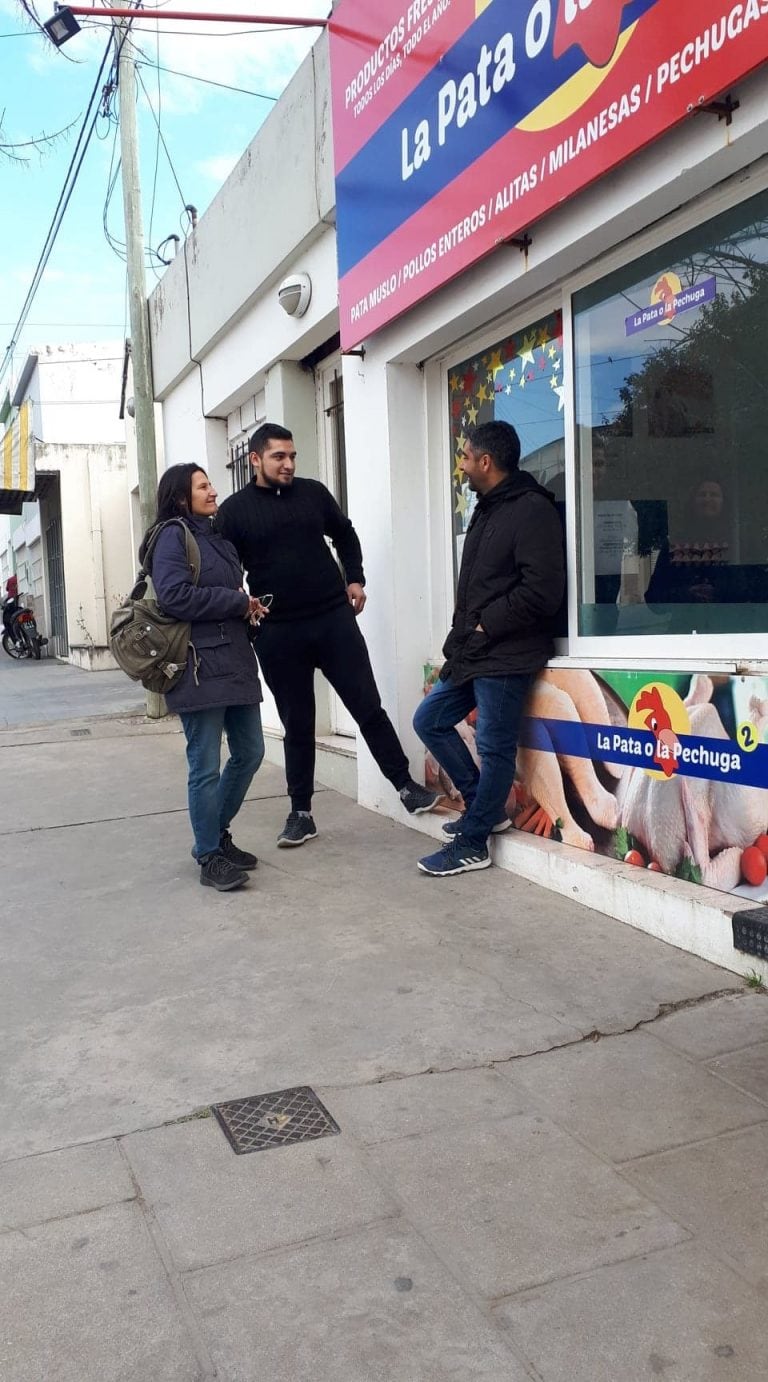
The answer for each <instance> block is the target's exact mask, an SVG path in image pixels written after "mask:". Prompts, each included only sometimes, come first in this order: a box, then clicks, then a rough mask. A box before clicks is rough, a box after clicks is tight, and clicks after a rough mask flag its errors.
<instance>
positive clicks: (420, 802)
mask: <svg viewBox="0 0 768 1382" xmlns="http://www.w3.org/2000/svg"><path fill="white" fill-rule="evenodd" d="M398 796H399V797H400V800H401V802H402V803H403V806H404V807H405V809H406V811H407V812H408V815H409V816H423V815H424V812H425V811H434V809H435V807H436V806H437V803H438V801H439V800H440V793H439V792H430V790H429V788H428V787H422V786H420V784H419V783H418V782H414V780H413V778H409V780H408V782H406V784H405V786H404V787H401V788H400V791H399V792H398Z"/></svg>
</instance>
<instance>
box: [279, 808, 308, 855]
mask: <svg viewBox="0 0 768 1382" xmlns="http://www.w3.org/2000/svg"><path fill="white" fill-rule="evenodd" d="M316 837H317V826H316V825H315V822H314V821H313V819H312V817H311V816H310V814H309V812H308V811H291V813H290V815H289V817H288V819H287V821H286V822H285V825H284V826H283V828H282V830H281V831H280V834H279V835H278V837H277V847H278V849H295V847H296V846H297V845H303V844H306V842H307V840H314V839H315V838H316Z"/></svg>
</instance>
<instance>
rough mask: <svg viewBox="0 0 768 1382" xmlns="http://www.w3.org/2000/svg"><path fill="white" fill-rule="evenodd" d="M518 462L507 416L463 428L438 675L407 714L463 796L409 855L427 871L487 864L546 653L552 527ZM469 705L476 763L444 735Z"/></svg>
mask: <svg viewBox="0 0 768 1382" xmlns="http://www.w3.org/2000/svg"><path fill="white" fill-rule="evenodd" d="M519 461H520V438H519V437H518V435H517V432H516V431H515V429H514V427H512V426H511V424H510V423H508V422H487V423H484V424H483V425H481V426H480V427H475V428H473V429H472V430H471V431H470V433H469V438H468V440H467V441H466V444H465V446H464V455H463V459H462V461H461V469H462V471H463V472H464V476H465V478H466V480H467V483H468V485H469V488H470V489H471V490H473V491H474V493H475V494H476V495H477V496H478V501H477V505H476V507H475V511H474V513H473V515H472V518H471V520H470V524H469V527H468V529H467V535H466V538H465V541H464V550H463V552H462V554H461V570H460V571H459V584H458V589H457V592H456V608H455V610H454V615H453V623H452V625H451V631H450V633H449V634H448V637H447V639H446V642H445V646H444V647H443V653H444V655H445V663H444V665H443V668H442V671H441V673H440V680H439V682H438V683H437V685H436V686H435V687H434V688H433V690H432V691H431V692H430V694H429V695H428V696H427V697H426V699H425V700H423V701H422V702H421V705H420V706H419V708H418V710H417V711H416V715H415V716H414V721H413V723H414V728H415V730H416V733H417V734H418V735H419V738H420V739H422V740H423V742H424V743H425V744H426V746H427V748H428V749H430V751H431V752H432V753H433V754H434V756H435V758H436V759H437V761H438V763H439V764H440V766H441V767H442V768H444V769H445V771H446V772H447V773H448V775H449V777H451V778H452V779H453V782H454V783H455V785H456V786H457V787H458V789H459V791H460V792H461V795H462V797H463V798H464V806H465V810H464V813H463V815H462V816H460V817H459V819H458V820H457V821H450V822H449V823H448V824H447V825H444V826H443V836H444V837H445V840H446V844H445V845H444V847H443V848H442V849H441V850H438V851H437V853H435V854H429V855H427V856H425V858H423V859H420V860H419V865H418V866H419V868H420V869H421V870H422V872H423V873H428V874H431V875H432V876H433V877H434V878H445V877H448V876H450V875H452V874H456V873H470V872H472V871H473V870H475V869H486V868H488V867H489V865H490V863H491V856H490V854H489V852H488V837H489V836H490V835H491V834H496V833H497V832H499V831H501V830H506V828H507V826H508V825H509V820H508V817H507V812H506V803H507V798H508V796H509V793H510V791H511V789H512V783H513V781H514V776H515V759H516V755H517V732H518V728H519V725H520V719H521V716H522V714H523V709H524V706H525V701H526V697H527V695H528V692H529V690H530V688H531V685H532V683H533V679H534V677H535V676H536V674H537V673H538V672H540V671H541V669H542V667H544V666H545V665H546V663H547V661H548V659H549V658H550V657H551V656H552V653H553V652H554V633H555V630H556V628H557V616H558V613H559V611H560V608H561V604H562V601H563V596H564V593H565V550H564V545H563V529H562V524H561V522H560V515H559V513H558V511H557V507H556V505H555V502H554V499H553V497H552V495H551V494H550V493H549V492H548V490H545V489H542V487H541V485H539V484H537V482H536V481H535V480H534V478H533V476H532V475H528V474H527V473H526V472H525V471H521V470H519V469H518V466H519ZM253 593H255V592H253ZM475 708H477V739H476V746H477V752H478V754H479V756H480V768H479V769H478V768H477V766H476V765H475V762H474V759H473V758H472V756H471V754H470V752H469V749H468V748H467V746H466V744H465V743H464V740H463V739H462V738H461V736H460V735H459V734H458V732H457V730H456V725H458V724H459V723H460V722H461V721H462V720H464V719H466V717H467V715H469V714H470V712H471V711H472V710H474V709H475Z"/></svg>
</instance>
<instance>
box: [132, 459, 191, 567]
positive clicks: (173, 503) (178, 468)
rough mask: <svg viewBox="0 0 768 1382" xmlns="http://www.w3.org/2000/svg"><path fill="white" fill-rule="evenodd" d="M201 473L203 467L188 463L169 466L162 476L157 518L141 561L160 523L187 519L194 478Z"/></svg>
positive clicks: (142, 548)
mask: <svg viewBox="0 0 768 1382" xmlns="http://www.w3.org/2000/svg"><path fill="white" fill-rule="evenodd" d="M198 471H201V472H202V474H203V475H205V474H206V472H205V471H204V470H203V467H202V466H201V465H196V464H195V463H194V462H193V461H186V462H185V463H184V464H183V465H172V466H169V467H168V469H167V470H166V471H164V473H163V474H162V475H161V476H160V484H159V485H158V487H157V518H156V519H155V521H154V523H152V524H150V526H149V527H148V528H147V531H146V533H145V534H144V537H143V539H142V543H141V546H140V548H139V561H143V560H144V553H145V552H146V550H147V544H148V543H149V540H150V538H151V536H152V534H153V532H154V531H155V528H156V527H157V525H158V523H167V522H168V519H169V518H185V517H188V516H189V514H190V513H191V511H192V476H193V475H196V474H197V472H198Z"/></svg>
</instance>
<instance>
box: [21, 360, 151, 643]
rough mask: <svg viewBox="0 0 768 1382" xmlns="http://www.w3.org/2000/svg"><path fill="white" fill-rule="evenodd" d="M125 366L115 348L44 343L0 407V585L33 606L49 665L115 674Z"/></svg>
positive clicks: (122, 576) (127, 549)
mask: <svg viewBox="0 0 768 1382" xmlns="http://www.w3.org/2000/svg"><path fill="white" fill-rule="evenodd" d="M123 363H124V350H123V345H122V343H119V344H115V343H104V342H100V343H97V344H84V345H65V346H43V347H40V348H39V349H37V350H35V351H33V352H31V353H30V354H29V355H28V356H27V359H26V361H25V364H24V367H23V369H22V371H21V374H20V376H19V379H18V382H17V383H16V385H15V387H14V389H13V392H12V394H11V395H10V397H9V398H8V399H7V402H6V418H5V441H4V443H3V446H4V454H5V455H6V456H7V457H9V458H10V457H11V455H13V456H14V457H17V458H20V467H19V464H17V466H16V471H15V472H14V473H12V467H11V464H10V461H9V464H8V467H7V473H5V472H3V471H1V470H0V480H2V484H3V488H0V567H2V572H3V576H4V580H5V579H7V575H8V574H10V573H11V571H12V570H13V571H16V573H17V575H18V578H19V590H20V592H21V593H22V594H24V595H26V596H28V597H31V598H33V599H34V607H35V615H36V618H37V620H38V626H39V628H40V631H41V632H42V633H44V634H45V635H46V637H47V638H48V640H49V642H48V653H49V656H55V657H60V658H67V659H68V660H69V661H70V662H72V663H74V664H76V665H78V666H82V667H84V668H88V669H91V670H95V669H98V668H101V667H112V666H114V665H115V664H114V662H113V659H112V657H111V654H110V652H109V649H108V646H107V632H108V627H109V618H110V615H111V612H112V610H113V609H114V608H115V606H116V605H117V604H119V603H120V600H121V599H122V598H123V596H124V595H125V594H126V592H127V591H128V589H129V588H130V586H131V584H132V579H133V567H134V561H133V555H132V546H131V532H130V524H129V521H128V519H129V499H128V480H127V471H126V446H125V427H124V423H123V421H122V420H121V418H120V416H119V414H120V402H121V387H122V383H123ZM2 515H5V517H3V516H2Z"/></svg>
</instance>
